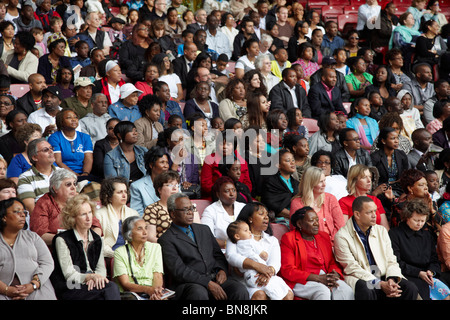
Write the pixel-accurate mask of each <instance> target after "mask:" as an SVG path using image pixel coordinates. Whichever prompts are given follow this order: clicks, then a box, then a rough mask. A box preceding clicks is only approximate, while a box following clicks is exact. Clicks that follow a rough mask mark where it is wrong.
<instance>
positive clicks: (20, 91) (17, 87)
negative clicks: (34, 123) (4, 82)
mask: <svg viewBox="0 0 450 320" xmlns="http://www.w3.org/2000/svg"><path fill="white" fill-rule="evenodd" d="M9 88H10V91H11V94H12V95H13V96H14V97H16V98H20V97H22V96H23V95H24V94H25V93H27V92H28V91H30V86H29V85H28V84H12V85H10V87H9Z"/></svg>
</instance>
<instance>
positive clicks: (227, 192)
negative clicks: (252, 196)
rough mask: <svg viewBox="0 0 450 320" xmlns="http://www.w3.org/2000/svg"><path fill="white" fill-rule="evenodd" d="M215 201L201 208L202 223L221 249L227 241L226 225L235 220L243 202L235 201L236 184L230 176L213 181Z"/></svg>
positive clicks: (242, 206)
mask: <svg viewBox="0 0 450 320" xmlns="http://www.w3.org/2000/svg"><path fill="white" fill-rule="evenodd" d="M213 191H215V193H216V198H217V199H218V200H217V201H215V202H213V203H212V204H210V205H209V206H207V207H206V208H205V210H203V213H202V221H201V222H202V224H205V225H207V226H208V227H209V228H210V229H211V232H212V233H213V235H214V237H215V238H216V240H217V242H218V243H219V245H220V247H221V248H222V249H225V247H226V243H227V239H228V236H227V227H228V225H229V224H230V223H231V222H233V221H235V220H236V218H237V217H238V215H239V213H240V212H241V210H242V208H244V206H245V203H242V202H238V201H236V186H235V184H234V181H233V180H232V179H231V178H230V177H224V176H222V177H220V178H219V179H217V181H216V182H215V183H214V186H213Z"/></svg>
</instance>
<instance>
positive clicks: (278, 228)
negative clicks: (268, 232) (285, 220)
mask: <svg viewBox="0 0 450 320" xmlns="http://www.w3.org/2000/svg"><path fill="white" fill-rule="evenodd" d="M270 227H271V228H272V231H273V236H274V237H275V238H277V239H278V241H281V237H282V236H283V234H285V233H286V232H288V231H289V228H288V227H287V226H285V225H284V224H279V223H273V222H272V223H271V224H270Z"/></svg>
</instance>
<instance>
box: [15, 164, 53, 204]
mask: <svg viewBox="0 0 450 320" xmlns="http://www.w3.org/2000/svg"><path fill="white" fill-rule="evenodd" d="M59 169H60V168H57V167H55V166H54V165H52V174H53V172H55V170H59ZM52 174H50V176H46V175H45V174H42V173H40V172H39V171H38V170H37V169H36V167H35V166H31V169H29V170H27V171H25V172H24V173H22V174H21V175H20V176H19V182H18V188H17V194H18V198H19V199H20V200H24V199H28V198H34V201H35V202H36V201H37V200H38V199H39V198H40V197H41V196H43V195H44V194H46V193H47V192H48V191H49V186H50V177H51V176H52Z"/></svg>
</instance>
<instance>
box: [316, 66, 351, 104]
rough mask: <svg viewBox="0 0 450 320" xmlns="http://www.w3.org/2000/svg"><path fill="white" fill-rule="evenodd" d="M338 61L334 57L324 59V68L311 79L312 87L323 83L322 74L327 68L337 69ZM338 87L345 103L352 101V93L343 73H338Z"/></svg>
mask: <svg viewBox="0 0 450 320" xmlns="http://www.w3.org/2000/svg"><path fill="white" fill-rule="evenodd" d="M336 64H337V62H336V60H335V59H334V58H333V57H324V58H323V60H322V68H320V69H319V70H317V71H316V72H314V73H313V74H312V75H311V77H310V82H311V87H312V86H313V85H314V84H316V83H320V82H321V81H322V73H323V70H324V69H325V68H332V69H336ZM335 86H336V87H338V88H339V90H340V91H341V98H342V101H343V102H348V101H350V92H349V91H348V87H347V84H346V83H345V77H344V75H343V74H342V73H340V72H336V85H335Z"/></svg>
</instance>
